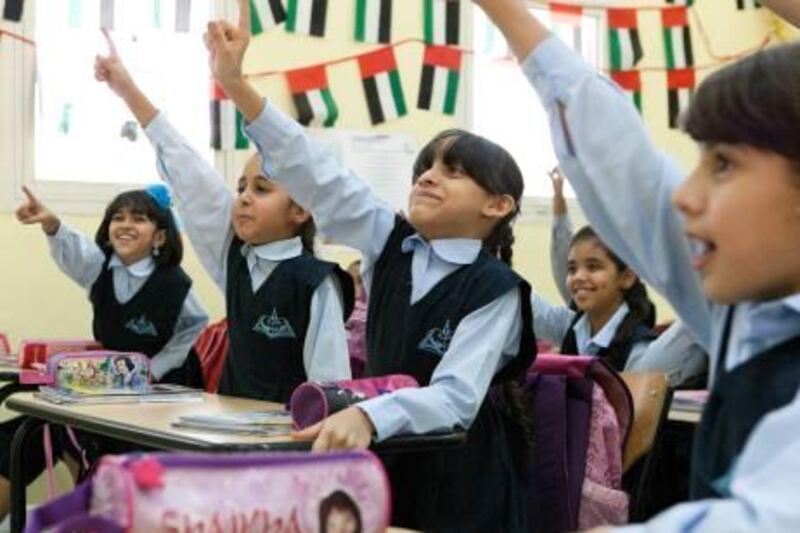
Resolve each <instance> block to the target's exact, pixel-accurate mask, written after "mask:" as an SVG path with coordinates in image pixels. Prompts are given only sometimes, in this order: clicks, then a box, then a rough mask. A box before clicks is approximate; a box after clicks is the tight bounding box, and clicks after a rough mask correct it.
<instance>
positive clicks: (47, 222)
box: [16, 185, 61, 235]
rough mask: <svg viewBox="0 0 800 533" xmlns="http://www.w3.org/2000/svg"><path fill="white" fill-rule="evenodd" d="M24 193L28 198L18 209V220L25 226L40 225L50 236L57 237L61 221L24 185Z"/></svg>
mask: <svg viewBox="0 0 800 533" xmlns="http://www.w3.org/2000/svg"><path fill="white" fill-rule="evenodd" d="M22 192H24V193H25V196H26V197H27V199H26V201H25V202H24V203H23V204H22V205H20V206H19V207H18V208H17V211H16V215H17V220H19V221H20V222H22V223H23V224H40V225H41V226H42V230H43V231H44V232H45V233H46V234H48V235H55V233H56V231H58V227H59V226H60V225H61V221H60V220H58V217H57V216H55V215H54V214H53V212H52V211H50V210H49V209H47V207H45V205H44V204H43V203H42V202H40V201H39V199H38V198H36V196H35V195H34V194H33V193H32V192H31V191H30V189H28V188H27V187H25V186H24V185H23V187H22Z"/></svg>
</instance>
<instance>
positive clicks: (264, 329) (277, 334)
mask: <svg viewBox="0 0 800 533" xmlns="http://www.w3.org/2000/svg"><path fill="white" fill-rule="evenodd" d="M253 331H255V332H257V333H261V334H262V335H266V336H267V337H269V338H270V339H296V338H297V336H296V335H295V334H294V330H293V329H292V325H291V324H289V321H288V320H286V319H285V318H281V317H279V316H278V313H277V311H276V310H275V308H274V307H273V308H272V314H271V315H269V316H267V315H261V318H259V319H258V322H257V323H256V325H255V326H253Z"/></svg>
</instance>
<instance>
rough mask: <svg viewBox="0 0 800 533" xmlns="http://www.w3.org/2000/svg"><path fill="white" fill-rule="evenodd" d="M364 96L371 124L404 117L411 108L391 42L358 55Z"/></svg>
mask: <svg viewBox="0 0 800 533" xmlns="http://www.w3.org/2000/svg"><path fill="white" fill-rule="evenodd" d="M358 69H359V71H360V72H361V81H362V83H363V84H364V96H365V97H366V99H367V108H368V109H369V117H370V120H371V121H372V124H373V125H374V124H380V123H382V122H386V121H388V120H391V119H394V118H398V117H402V116H404V115H405V114H406V113H408V110H407V109H406V100H405V97H404V96H403V86H402V85H401V84H400V74H399V73H398V72H397V60H396V59H395V57H394V49H393V48H392V47H391V46H387V47H386V48H381V49H379V50H376V51H374V52H370V53H367V54H363V55H361V56H359V57H358Z"/></svg>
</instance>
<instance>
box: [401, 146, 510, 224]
mask: <svg viewBox="0 0 800 533" xmlns="http://www.w3.org/2000/svg"><path fill="white" fill-rule="evenodd" d="M513 209H514V200H513V199H512V198H511V197H510V196H509V195H494V194H491V193H489V192H488V191H486V190H484V189H483V188H482V187H481V186H480V185H478V184H477V183H476V182H475V181H474V180H473V179H472V178H471V177H470V176H469V175H468V174H467V173H466V172H464V169H462V168H460V167H457V166H448V165H445V164H444V162H442V160H441V159H440V158H438V157H437V158H436V160H435V161H434V163H433V165H432V166H431V167H430V168H429V169H427V170H426V171H425V172H423V173H422V174H420V175H419V177H417V179H416V181H414V186H413V188H412V189H411V196H410V197H409V206H408V220H409V222H411V224H412V225H413V226H414V227H415V228H416V229H417V231H419V232H420V234H422V235H423V236H424V237H425V238H427V239H437V238H451V237H464V238H475V239H483V238H485V236H486V235H488V234H489V232H490V231H491V228H492V227H493V226H494V225H495V224H496V222H497V221H498V220H500V219H502V218H503V217H505V216H506V215H507V214H509V213H510V212H511V211H512V210H513Z"/></svg>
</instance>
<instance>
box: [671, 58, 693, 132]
mask: <svg viewBox="0 0 800 533" xmlns="http://www.w3.org/2000/svg"><path fill="white" fill-rule="evenodd" d="M667 88H668V91H669V94H668V99H669V127H670V128H677V127H678V118H679V117H680V116H681V113H683V112H684V111H685V110H686V108H687V107H689V101H690V100H691V98H692V91H693V90H694V69H690V68H686V69H676V70H668V71H667Z"/></svg>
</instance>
